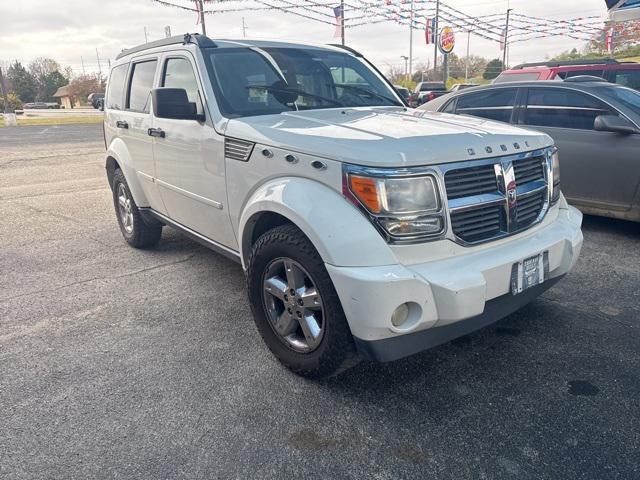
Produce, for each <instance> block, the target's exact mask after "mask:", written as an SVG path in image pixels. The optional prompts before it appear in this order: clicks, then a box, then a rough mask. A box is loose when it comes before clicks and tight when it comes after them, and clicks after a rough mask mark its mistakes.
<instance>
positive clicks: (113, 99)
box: [105, 64, 129, 110]
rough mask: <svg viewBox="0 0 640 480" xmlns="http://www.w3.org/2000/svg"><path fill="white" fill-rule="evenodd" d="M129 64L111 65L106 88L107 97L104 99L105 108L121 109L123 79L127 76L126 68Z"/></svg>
mask: <svg viewBox="0 0 640 480" xmlns="http://www.w3.org/2000/svg"><path fill="white" fill-rule="evenodd" d="M128 68H129V64H124V65H118V66H117V67H113V70H111V74H110V75H109V88H108V89H107V98H106V100H105V106H106V108H110V109H112V110H122V106H123V103H124V102H123V100H124V81H125V79H126V77H127V69H128Z"/></svg>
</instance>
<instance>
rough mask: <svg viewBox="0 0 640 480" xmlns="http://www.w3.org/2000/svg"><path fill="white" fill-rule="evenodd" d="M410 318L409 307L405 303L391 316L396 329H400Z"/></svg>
mask: <svg viewBox="0 0 640 480" xmlns="http://www.w3.org/2000/svg"><path fill="white" fill-rule="evenodd" d="M408 318H409V305H408V304H407V303H403V304H402V305H400V306H399V307H398V308H396V309H395V310H394V311H393V314H392V315H391V324H392V325H393V326H394V327H400V326H402V324H403V323H404V322H406V321H407V319H408Z"/></svg>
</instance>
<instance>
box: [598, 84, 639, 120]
mask: <svg viewBox="0 0 640 480" xmlns="http://www.w3.org/2000/svg"><path fill="white" fill-rule="evenodd" d="M598 89H599V90H600V92H601V93H602V94H603V95H605V96H607V97H610V98H613V99H615V100H617V101H618V102H620V103H622V104H623V105H624V106H625V107H627V108H630V109H631V110H633V112H634V113H637V114H638V115H640V92H637V91H636V90H632V89H630V88H626V87H599V88H598Z"/></svg>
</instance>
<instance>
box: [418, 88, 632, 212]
mask: <svg viewBox="0 0 640 480" xmlns="http://www.w3.org/2000/svg"><path fill="white" fill-rule="evenodd" d="M420 109H423V110H428V111H437V112H445V113H455V114H461V115H473V116H475V117H483V118H486V119H488V120H498V121H501V122H508V123H511V124H515V125H520V126H525V127H530V128H532V129H535V130H540V131H542V132H544V133H547V134H548V135H549V136H551V137H552V138H553V139H554V140H555V143H556V146H557V147H558V149H559V151H560V172H561V176H562V191H563V193H564V194H565V196H566V198H567V200H569V202H570V203H571V204H573V205H575V206H577V207H578V208H580V209H581V210H582V211H583V212H585V213H590V214H593V215H601V216H606V217H613V218H620V219H625V220H632V221H636V222H640V93H639V92H637V91H635V90H632V89H629V88H626V87H622V86H620V85H616V84H611V83H607V82H604V81H602V80H600V81H598V80H597V79H595V78H593V77H575V78H573V79H571V80H567V81H564V82H552V81H549V82H514V83H508V84H497V85H488V86H483V87H477V88H470V89H467V90H464V91H462V92H458V93H454V94H450V95H447V96H444V97H441V98H438V99H436V100H434V101H432V102H429V103H426V104H424V105H422V106H421V107H420Z"/></svg>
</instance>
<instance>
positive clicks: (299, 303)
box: [298, 298, 304, 306]
mask: <svg viewBox="0 0 640 480" xmlns="http://www.w3.org/2000/svg"><path fill="white" fill-rule="evenodd" d="M303 303H304V302H303V301H302V299H301V298H299V299H298V305H300V306H302V304H303Z"/></svg>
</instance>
